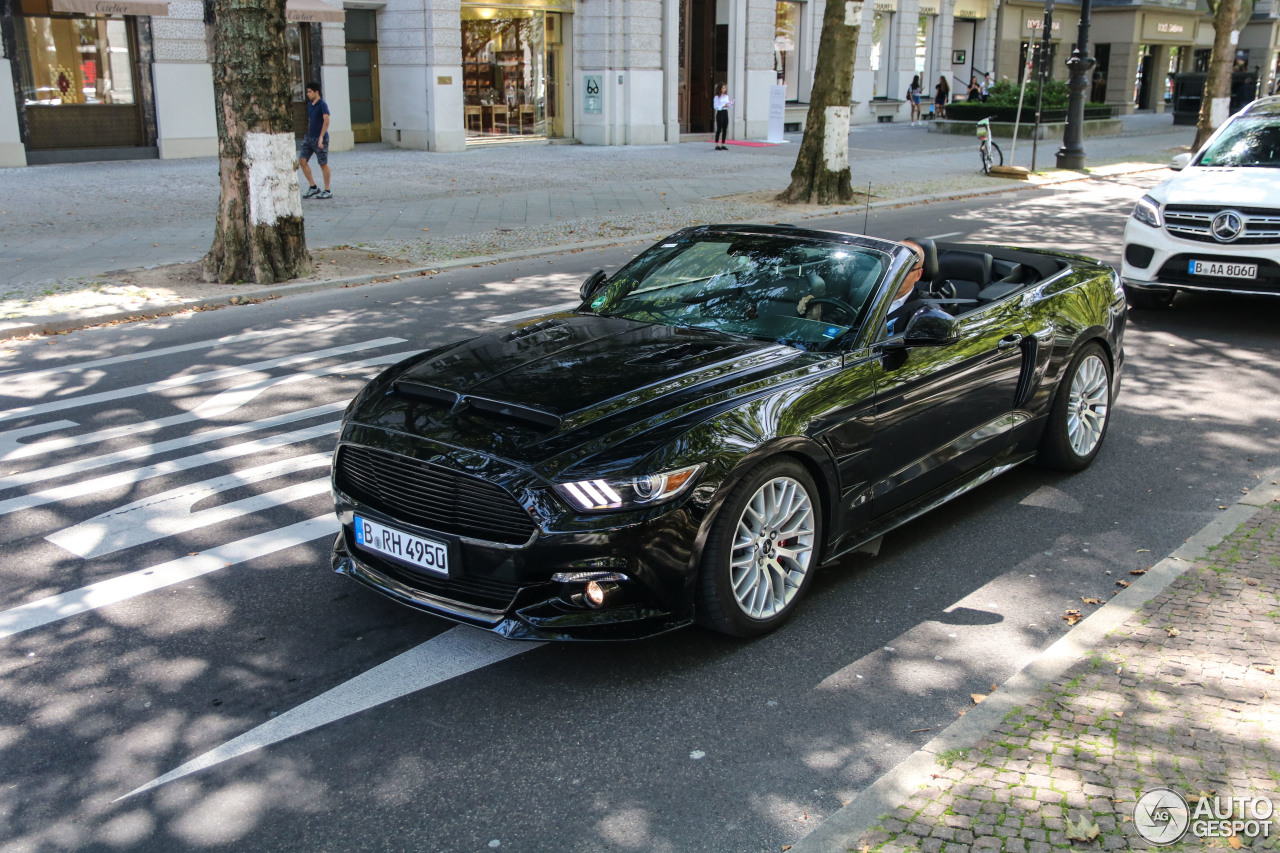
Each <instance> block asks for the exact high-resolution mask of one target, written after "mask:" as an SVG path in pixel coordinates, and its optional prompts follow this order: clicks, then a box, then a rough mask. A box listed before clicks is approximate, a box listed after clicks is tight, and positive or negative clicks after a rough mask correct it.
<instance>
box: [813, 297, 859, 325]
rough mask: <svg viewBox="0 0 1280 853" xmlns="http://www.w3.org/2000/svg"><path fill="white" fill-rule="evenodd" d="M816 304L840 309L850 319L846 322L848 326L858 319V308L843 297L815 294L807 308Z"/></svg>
mask: <svg viewBox="0 0 1280 853" xmlns="http://www.w3.org/2000/svg"><path fill="white" fill-rule="evenodd" d="M814 305H830V306H831V307H832V308H835V309H838V310H839V311H840V312H841V313H842V314H844V315H845V317H846V318H847V319H848V321H849V322H847V323H845V324H844V325H846V326H852V325H853V324H854V322H855V321H856V320H857V319H858V309H856V308H854V307H853V306H852V305H850V304H849V303H848V302H845V301H844V300H843V299H835V298H833V297H830V296H815V297H813V298H812V299H810V300H809V304H808V305H806V306H805V308H806V309H808V308H812V307H813V306H814Z"/></svg>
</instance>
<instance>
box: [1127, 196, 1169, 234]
mask: <svg viewBox="0 0 1280 853" xmlns="http://www.w3.org/2000/svg"><path fill="white" fill-rule="evenodd" d="M1133 218H1134V219H1136V220H1138V221H1139V222H1142V223H1144V224H1146V225H1150V226H1151V227H1152V228H1160V227H1162V226H1163V225H1164V217H1163V216H1161V215H1160V202H1158V201H1156V200H1155V199H1154V198H1152V197H1151V196H1149V195H1144V196H1143V197H1142V198H1140V199H1138V203H1137V204H1135V205H1134V206H1133Z"/></svg>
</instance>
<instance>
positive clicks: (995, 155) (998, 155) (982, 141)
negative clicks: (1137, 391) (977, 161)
mask: <svg viewBox="0 0 1280 853" xmlns="http://www.w3.org/2000/svg"><path fill="white" fill-rule="evenodd" d="M993 149H994V152H993ZM978 156H980V157H981V158H982V173H983V174H984V175H990V174H991V167H992V166H993V165H995V166H1003V165H1004V152H1002V151H1001V150H1000V146H999V145H996V141H995V140H994V139H992V138H991V116H987V117H986V118H984V119H983V120H982V121H980V122H978Z"/></svg>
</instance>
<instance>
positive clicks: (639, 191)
mask: <svg viewBox="0 0 1280 853" xmlns="http://www.w3.org/2000/svg"><path fill="white" fill-rule="evenodd" d="M1125 126H1126V134H1125V135H1123V136H1117V137H1107V138H1098V139H1089V140H1086V150H1087V152H1088V158H1089V160H1088V162H1089V165H1090V166H1095V165H1102V164H1106V163H1111V162H1116V161H1125V160H1143V161H1146V160H1151V161H1153V162H1157V163H1163V162H1167V160H1168V153H1167V152H1168V150H1169V149H1170V148H1171V147H1172V146H1178V145H1186V144H1189V143H1190V141H1191V134H1189V132H1188V131H1187V129H1186V128H1175V127H1173V125H1172V119H1171V118H1170V117H1169V116H1167V115H1163V116H1131V117H1127V118H1126V124H1125ZM789 139H791V140H792V143H793V144H785V145H778V146H773V147H761V148H747V147H737V146H735V147H734V148H733V150H731V151H729V152H717V151H715V150H714V149H713V146H712V144H711V143H709V142H708V143H698V142H690V143H683V144H678V145H654V146H622V147H597V146H585V145H546V144H517V145H491V146H484V147H479V148H475V149H471V150H468V151H465V152H460V153H451V154H441V153H435V152H428V151H412V150H403V149H392V148H389V147H387V146H358V147H357V149H356V150H355V151H348V152H336V153H335V154H334V155H333V190H334V197H333V198H332V199H330V200H326V201H308V202H306V206H305V207H304V213H305V215H306V224H307V241H308V245H309V246H311V247H312V248H324V247H330V246H338V245H362V246H367V247H369V248H370V249H371V250H375V251H380V252H383V253H387V254H394V255H397V256H399V257H404V258H410V259H418V260H423V261H426V262H433V261H434V260H435V259H438V258H451V257H455V256H461V257H471V256H475V255H485V254H492V253H494V252H501V251H510V250H513V249H519V248H526V247H538V246H548V245H561V244H564V243H576V242H581V241H584V240H592V239H600V238H602V237H615V236H616V237H625V236H626V235H628V234H638V233H648V232H652V231H667V230H674V229H675V228H677V227H682V226H684V225H687V224H689V223H690V222H692V221H695V220H702V221H707V220H718V221H733V220H741V219H750V218H754V217H756V216H759V215H761V214H760V213H759V212H758V211H759V210H763V209H764V208H761V207H759V206H753V205H751V204H741V203H725V202H723V201H716V200H715V199H718V198H720V197H723V196H727V195H733V194H737V193H747V192H756V191H764V190H781V189H782V188H784V187H785V186H786V184H787V181H788V179H789V175H790V171H791V168H792V167H793V166H794V165H795V157H796V151H797V146H796V145H795V144H794V142H797V141H799V139H800V136H799V135H798V134H792V135H790V137H789ZM975 147H976V145H975V143H974V140H973V139H971V138H969V137H965V136H951V135H947V134H941V133H929V132H928V130H927V128H924V127H910V126H908V125H904V124H889V125H868V126H860V127H856V128H854V130H853V132H852V133H851V134H850V162H851V168H852V172H853V183H854V185H855V187H856V188H859V189H861V188H864V187H866V186H867V184H868V183H870V184H871V185H872V193H873V196H874V197H875V198H876V199H890V198H901V197H903V196H904V195H912V194H927V193H934V192H939V191H942V190H947V191H955V190H958V189H965V188H969V187H977V186H988V187H989V186H991V185H992V183H993V180H994V179H992V178H989V177H986V176H983V175H981V174H980V173H979V171H978V168H977V167H978V157H977V152H976V151H975V150H974V149H975ZM1056 148H1057V142H1056V141H1046V142H1044V143H1043V144H1041V146H1040V158H1039V160H1038V163H1039V166H1040V168H1042V169H1044V168H1048V167H1050V166H1052V163H1053V151H1054V150H1055V149H1056ZM1006 152H1007V154H1009V153H1012V152H1009V150H1008V146H1007V145H1006ZM1030 153H1031V152H1030V143H1029V142H1026V141H1021V142H1019V148H1018V152H1017V157H1016V159H1017V162H1018V163H1019V164H1020V165H1025V164H1026V163H1028V162H1029V158H1030ZM1011 159H1012V158H1011ZM1002 183H1008V184H1010V185H1013V184H1015V183H1016V182H1003V181H1002ZM217 201H218V166H217V161H216V159H214V158H198V159H192V160H146V161H124V162H114V163H77V164H66V165H57V166H35V167H28V168H25V169H0V282H4V288H2V289H0V297H6V296H8V297H11V298H12V297H20V296H21V295H22V292H23V286H24V283H26V284H29V283H36V282H54V281H61V280H66V279H71V278H74V277H77V276H91V275H95V274H99V273H103V272H106V271H110V270H119V269H132V268H137V267H144V266H155V265H161V264H172V263H182V262H187V261H193V260H196V259H198V258H199V257H200V256H201V255H203V254H204V252H205V251H206V250H207V249H208V247H209V244H210V242H211V240H212V233H213V223H214V213H215V211H216V209H217ZM40 289H42V288H37V289H36V290H35V291H33V292H39V290H40Z"/></svg>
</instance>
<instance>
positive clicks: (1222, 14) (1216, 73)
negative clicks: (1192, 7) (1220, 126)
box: [1191, 0, 1240, 152]
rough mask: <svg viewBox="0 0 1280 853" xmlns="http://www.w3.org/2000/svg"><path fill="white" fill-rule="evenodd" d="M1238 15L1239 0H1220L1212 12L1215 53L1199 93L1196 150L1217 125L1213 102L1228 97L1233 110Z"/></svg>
mask: <svg viewBox="0 0 1280 853" xmlns="http://www.w3.org/2000/svg"><path fill="white" fill-rule="evenodd" d="M1239 17H1240V0H1218V8H1217V9H1216V10H1215V11H1214V15H1213V52H1212V53H1211V54H1209V73H1208V74H1207V75H1205V78H1204V92H1203V94H1201V96H1200V118H1199V120H1198V121H1197V122H1196V141H1195V143H1194V144H1193V145H1192V146H1191V150H1192V151H1193V152H1195V151H1199V150H1200V146H1201V145H1204V143H1205V142H1206V141H1207V140H1208V139H1209V136H1210V135H1211V134H1212V133H1213V131H1214V130H1215V129H1216V128H1217V125H1216V124H1215V123H1214V121H1213V104H1214V102H1215V101H1218V102H1219V103H1221V101H1223V100H1225V101H1226V103H1227V108H1226V110H1225V112H1227V113H1229V112H1230V111H1231V107H1230V103H1231V66H1232V60H1234V59H1235V52H1236V51H1235V45H1233V44H1232V43H1231V33H1232V32H1233V31H1235V28H1236V22H1237V19H1238V18H1239ZM1219 123H1221V116H1219Z"/></svg>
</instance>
